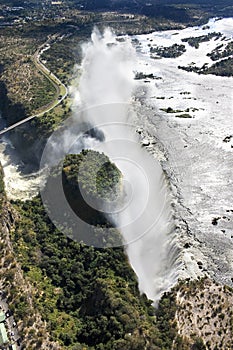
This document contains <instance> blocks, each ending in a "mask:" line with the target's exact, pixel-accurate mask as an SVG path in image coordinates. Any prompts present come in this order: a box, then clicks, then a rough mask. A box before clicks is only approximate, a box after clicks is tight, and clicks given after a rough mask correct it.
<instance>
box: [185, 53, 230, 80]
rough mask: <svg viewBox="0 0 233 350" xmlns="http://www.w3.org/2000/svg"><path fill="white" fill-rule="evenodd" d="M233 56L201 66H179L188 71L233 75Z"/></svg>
mask: <svg viewBox="0 0 233 350" xmlns="http://www.w3.org/2000/svg"><path fill="white" fill-rule="evenodd" d="M232 67H233V58H232V57H228V58H225V59H222V60H220V61H218V62H216V63H214V64H213V65H211V66H208V64H204V65H203V66H202V67H201V68H199V67H196V66H194V65H189V66H178V68H179V69H183V70H185V71H186V72H194V73H198V74H214V75H217V76H222V77H232V76H233V70H232Z"/></svg>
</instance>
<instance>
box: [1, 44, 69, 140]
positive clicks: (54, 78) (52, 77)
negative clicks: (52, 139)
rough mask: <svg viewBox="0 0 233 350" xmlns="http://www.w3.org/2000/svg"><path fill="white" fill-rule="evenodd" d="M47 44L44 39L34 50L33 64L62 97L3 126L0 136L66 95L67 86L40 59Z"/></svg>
mask: <svg viewBox="0 0 233 350" xmlns="http://www.w3.org/2000/svg"><path fill="white" fill-rule="evenodd" d="M47 44H48V42H47V41H46V42H45V43H44V44H42V45H41V46H40V47H39V48H38V50H37V51H36V53H35V54H34V57H33V59H34V63H35V66H36V67H37V68H38V69H39V70H40V72H41V73H42V74H43V75H44V76H45V77H46V78H47V79H48V80H49V81H50V82H51V83H52V84H53V85H54V86H56V89H57V91H59V95H61V96H62V97H61V98H60V99H58V100H57V102H56V103H55V101H54V102H52V105H51V106H50V107H49V108H47V109H45V110H44V111H42V112H40V113H38V114H34V115H31V116H29V117H27V118H24V119H22V120H20V121H18V122H17V123H15V124H12V125H10V126H8V127H6V128H4V129H3V130H0V136H1V135H4V134H6V133H7V132H8V131H10V130H13V129H15V128H16V127H18V126H20V125H22V124H25V123H27V122H28V121H29V120H31V119H34V118H37V117H42V116H43V115H44V114H45V113H47V112H49V111H51V110H52V109H53V108H55V107H56V106H58V105H59V104H60V103H61V102H62V101H63V100H64V99H65V98H66V97H67V95H68V89H67V87H66V86H65V85H64V84H63V83H62V82H61V81H60V79H59V78H58V77H57V76H56V75H55V74H53V73H52V72H51V71H50V70H49V69H48V68H47V67H46V66H45V65H44V64H43V63H42V62H41V61H40V55H41V51H42V50H43V49H44V48H45V46H46V45H47ZM62 90H64V93H63V94H62Z"/></svg>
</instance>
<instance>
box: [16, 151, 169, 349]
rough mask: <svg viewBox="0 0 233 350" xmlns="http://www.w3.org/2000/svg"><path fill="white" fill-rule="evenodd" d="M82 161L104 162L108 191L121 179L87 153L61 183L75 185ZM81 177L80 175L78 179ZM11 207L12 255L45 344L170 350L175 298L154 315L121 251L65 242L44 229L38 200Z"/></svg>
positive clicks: (68, 165) (70, 165)
mask: <svg viewBox="0 0 233 350" xmlns="http://www.w3.org/2000/svg"><path fill="white" fill-rule="evenodd" d="M88 154H91V158H89V159H88V162H89V161H90V159H92V160H93V162H94V165H93V167H94V166H96V164H97V162H98V161H102V162H103V161H104V164H105V166H104V167H103V168H102V167H101V168H100V169H101V174H102V173H103V177H101V178H102V181H103V180H104V181H103V182H105V180H106V176H107V174H108V175H110V182H109V183H108V186H109V187H112V184H113V185H115V184H114V183H115V180H114V177H113V179H111V175H112V174H115V177H116V178H119V176H120V173H119V172H118V171H117V169H116V168H115V166H113V165H112V164H111V163H110V162H109V161H108V160H107V162H106V159H105V156H104V155H101V154H99V156H98V153H97V152H91V151H89V152H88V151H83V152H82V154H81V155H80V156H79V157H78V156H74V155H70V156H68V157H67V158H66V160H65V162H64V166H63V169H64V172H65V174H66V178H67V179H68V181H70V183H75V184H76V182H77V178H76V176H77V171H79V169H80V168H81V167H82V163H83V159H84V158H85V156H87V155H88ZM75 160H76V162H75ZM101 164H102V163H101ZM106 164H107V166H106ZM89 165H90V164H89ZM80 170H81V169H80ZM82 171H83V169H82ZM85 174H86V175H87V169H86V170H84V172H83V174H82V176H84V177H85ZM97 180H98V179H97ZM90 181H91V180H90ZM111 181H112V183H111ZM90 188H92V186H91V187H90ZM100 188H101V189H103V187H102V184H100ZM104 193H106V184H105V185H104ZM15 208H16V209H17V211H18V212H19V214H20V220H18V222H17V224H16V228H15V231H14V233H13V240H14V249H15V252H16V256H17V259H18V260H19V261H20V263H21V265H22V269H23V271H24V273H25V276H26V278H27V279H29V280H30V281H31V283H32V285H33V286H34V290H35V292H34V295H33V296H32V298H33V303H34V305H35V308H36V309H37V310H38V311H39V312H40V313H41V314H42V315H43V319H44V320H46V321H47V322H48V328H49V331H50V334H51V340H58V341H59V342H60V344H61V345H62V348H64V349H73V350H74V349H83V346H84V347H85V348H86V349H93V350H94V349H96V350H108V349H109V350H112V349H115V350H141V349H148V350H161V349H164V350H170V349H171V344H172V341H173V339H174V338H175V336H176V325H175V323H174V315H175V310H176V305H175V299H174V297H171V296H169V295H165V296H164V297H163V298H162V300H161V302H160V305H159V308H158V310H157V311H155V309H154V308H153V307H152V304H151V301H150V300H148V299H147V298H146V296H145V295H140V293H139V290H138V282H137V278H136V276H135V274H134V272H133V270H132V268H131V267H130V265H129V263H128V260H127V258H126V255H125V253H124V249H123V248H120V247H119V248H106V249H97V248H94V247H92V246H86V245H85V244H83V243H78V242H75V241H73V240H71V239H69V238H68V237H67V236H65V235H64V234H63V233H61V232H59V231H58V230H57V229H56V228H55V227H54V225H53V224H52V223H51V221H50V220H49V218H48V216H47V214H46V212H45V210H44V207H43V204H42V202H41V199H40V197H37V198H34V199H33V200H32V201H26V202H23V203H22V202H20V201H17V202H15ZM76 229H77V231H78V230H79V229H80V228H79V227H77V228H76ZM11 308H12V311H13V312H14V315H15V316H16V318H17V319H22V318H25V317H28V315H27V307H26V304H25V303H22V302H19V303H14V305H12V307H11ZM81 344H82V345H81Z"/></svg>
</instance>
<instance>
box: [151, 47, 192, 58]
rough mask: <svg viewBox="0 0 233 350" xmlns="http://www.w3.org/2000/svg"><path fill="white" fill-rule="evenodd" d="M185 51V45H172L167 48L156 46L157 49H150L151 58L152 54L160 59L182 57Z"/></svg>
mask: <svg viewBox="0 0 233 350" xmlns="http://www.w3.org/2000/svg"><path fill="white" fill-rule="evenodd" d="M185 51H186V49H185V45H178V44H173V45H172V46H168V47H164V46H158V47H151V48H150V52H151V54H152V55H151V57H152V58H153V54H156V55H158V56H160V57H165V58H176V57H179V56H181V55H183V53H184V52H185Z"/></svg>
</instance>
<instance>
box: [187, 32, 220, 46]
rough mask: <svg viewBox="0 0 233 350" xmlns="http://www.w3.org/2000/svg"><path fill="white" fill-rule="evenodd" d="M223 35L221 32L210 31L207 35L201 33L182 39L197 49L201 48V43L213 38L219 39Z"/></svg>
mask: <svg viewBox="0 0 233 350" xmlns="http://www.w3.org/2000/svg"><path fill="white" fill-rule="evenodd" d="M221 36H222V34H221V33H215V32H213V33H209V34H207V35H201V36H197V37H190V38H184V39H181V41H183V42H187V43H188V44H189V45H190V46H192V47H195V49H198V48H199V45H200V44H201V43H204V42H206V41H210V40H211V39H213V38H214V39H215V40H217V39H219V38H220V37H221Z"/></svg>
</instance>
